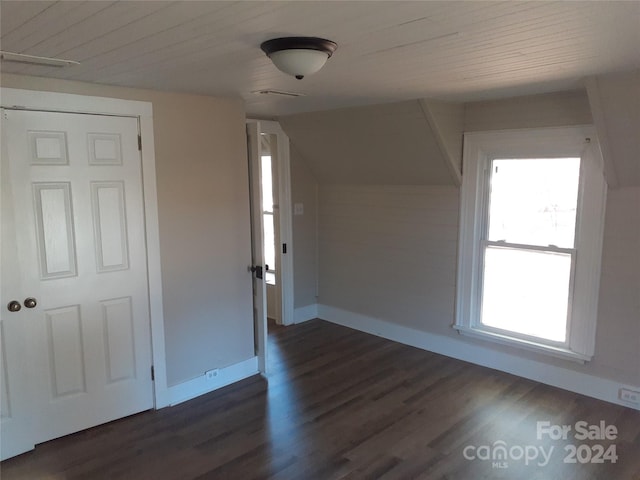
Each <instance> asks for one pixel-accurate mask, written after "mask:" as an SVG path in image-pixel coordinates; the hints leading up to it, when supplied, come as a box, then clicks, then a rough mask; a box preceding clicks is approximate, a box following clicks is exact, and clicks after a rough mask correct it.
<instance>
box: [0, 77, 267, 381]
mask: <svg viewBox="0 0 640 480" xmlns="http://www.w3.org/2000/svg"><path fill="white" fill-rule="evenodd" d="M0 84H1V85H2V86H4V87H12V88H22V89H30V90H43V91H55V92H64V93H73V94H79V95H93V96H102V97H114V98H122V99H129V100H142V101H149V102H151V103H152V104H153V114H154V136H155V152H156V173H157V186H158V210H159V227H160V250H161V266H162V286H163V302H164V320H165V341H166V357H167V358H166V360H167V382H168V384H169V386H174V385H177V384H181V383H183V382H186V381H188V380H190V379H193V378H196V377H199V376H202V375H203V374H204V372H205V371H206V370H209V369H212V368H222V367H226V366H229V365H232V364H237V363H239V362H242V361H245V360H247V359H250V358H252V357H253V356H254V350H253V318H252V294H251V276H250V275H249V274H248V273H247V270H246V266H247V265H250V263H251V245H250V239H251V236H250V222H249V194H248V172H247V157H246V151H247V150H246V137H245V127H244V122H245V113H244V107H243V103H242V100H240V99H225V98H213V97H205V96H196V95H185V94H175V93H164V92H157V91H151V90H137V89H126V88H120V87H109V86H103V85H96V84H88V83H80V82H70V81H65V80H54V79H45V78H37V77H25V76H17V75H2V77H0Z"/></svg>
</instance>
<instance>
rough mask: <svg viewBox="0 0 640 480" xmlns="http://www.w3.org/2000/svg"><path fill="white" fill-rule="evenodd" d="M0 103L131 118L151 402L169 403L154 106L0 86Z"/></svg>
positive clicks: (12, 107) (7, 106)
mask: <svg viewBox="0 0 640 480" xmlns="http://www.w3.org/2000/svg"><path fill="white" fill-rule="evenodd" d="M0 103H1V106H2V108H5V109H7V110H34V111H50V112H60V113H80V114H82V113H84V114H95V115H112V116H121V117H134V118H136V119H138V126H139V127H138V128H139V131H138V134H139V135H140V138H141V140H142V149H141V152H140V154H141V161H142V191H143V192H142V193H143V207H144V216H145V225H144V229H145V233H146V253H147V281H148V288H149V315H150V319H149V320H150V328H151V351H152V359H151V361H152V365H153V369H154V374H155V380H154V382H153V399H154V407H155V408H156V409H158V408H162V407H166V406H168V405H169V404H170V399H169V391H168V387H167V375H166V370H167V369H166V356H165V339H164V316H163V310H162V274H161V267H160V231H159V227H158V195H157V185H156V163H155V148H154V137H153V107H152V104H151V103H150V102H141V101H137V100H123V99H117V98H104V97H93V96H85V95H74V94H68V93H55V92H43V91H36V90H22V89H16V88H4V87H0Z"/></svg>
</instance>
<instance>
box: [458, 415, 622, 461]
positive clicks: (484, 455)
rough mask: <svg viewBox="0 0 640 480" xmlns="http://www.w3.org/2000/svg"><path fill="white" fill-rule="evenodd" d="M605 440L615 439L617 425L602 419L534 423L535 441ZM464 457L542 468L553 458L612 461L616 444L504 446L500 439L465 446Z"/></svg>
mask: <svg viewBox="0 0 640 480" xmlns="http://www.w3.org/2000/svg"><path fill="white" fill-rule="evenodd" d="M570 438H571V440H576V441H578V442H584V441H590V442H591V441H607V442H610V441H612V440H615V439H616V438H618V428H617V427H616V426H615V425H607V424H606V422H605V421H604V420H601V421H600V423H598V424H589V423H588V422H585V421H579V422H576V423H575V424H573V425H555V424H552V423H551V422H549V421H539V422H537V424H536V440H538V441H543V440H544V441H547V442H548V441H549V440H551V441H561V440H569V439H570ZM462 455H463V457H464V458H465V459H467V460H471V461H475V460H479V461H483V462H484V461H490V462H491V466H492V467H493V468H509V462H522V463H524V464H525V465H526V466H530V465H534V466H538V467H546V466H547V465H549V463H550V462H552V461H554V459H556V458H562V462H563V463H583V464H584V463H616V462H617V461H618V455H617V453H616V445H615V443H614V444H609V445H602V444H600V443H595V444H592V443H578V444H576V443H569V444H566V445H564V446H563V448H562V449H559V448H558V449H556V446H555V445H548V443H547V445H546V446H545V445H508V444H507V442H505V441H503V440H497V441H495V442H493V444H488V445H479V446H476V445H467V446H466V447H464V449H463V450H462Z"/></svg>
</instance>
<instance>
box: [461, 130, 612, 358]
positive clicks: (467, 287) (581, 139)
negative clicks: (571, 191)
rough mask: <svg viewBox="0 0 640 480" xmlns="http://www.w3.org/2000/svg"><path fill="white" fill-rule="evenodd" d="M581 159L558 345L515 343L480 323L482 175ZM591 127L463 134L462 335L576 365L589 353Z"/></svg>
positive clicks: (598, 176) (596, 223)
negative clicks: (570, 279)
mask: <svg viewBox="0 0 640 480" xmlns="http://www.w3.org/2000/svg"><path fill="white" fill-rule="evenodd" d="M563 156H565V157H581V158H582V162H581V165H582V166H581V170H580V186H579V193H578V207H579V210H578V211H579V214H578V219H577V227H576V232H577V235H576V246H575V247H576V251H577V254H576V264H575V275H574V285H573V298H572V299H571V301H570V309H571V313H570V318H569V327H568V332H569V335H568V338H567V342H566V344H565V345H562V346H558V345H557V344H551V343H549V344H547V343H545V342H544V341H542V340H541V341H539V342H538V341H536V340H535V339H528V338H521V337H520V338H517V336H516V335H515V334H514V336H511V335H508V334H505V333H501V332H496V331H491V329H490V328H488V327H485V326H483V325H481V323H480V296H481V291H480V283H481V280H480V278H481V273H482V272H481V271H480V270H481V264H482V262H481V255H482V248H481V240H482V236H483V228H484V224H485V222H486V219H485V204H486V201H487V198H486V190H485V189H484V188H483V185H484V182H485V178H484V175H485V174H484V171H485V168H486V165H487V163H488V162H490V161H491V159H493V158H542V157H563ZM602 165H603V162H602V157H601V155H600V149H599V148H598V145H597V137H596V133H595V130H594V128H593V127H592V126H590V125H589V126H577V127H559V128H542V129H526V130H505V131H494V132H473V133H465V135H464V155H463V166H464V174H463V178H462V189H461V204H460V237H459V245H458V282H457V291H456V320H455V323H454V325H453V327H454V328H455V329H456V330H458V331H459V332H460V333H461V334H464V335H469V336H472V337H476V338H482V339H485V340H490V341H494V342H497V343H502V344H507V345H510V346H517V347H521V348H524V349H527V350H533V351H536V352H541V353H545V354H548V355H552V356H556V357H561V358H566V359H570V360H575V361H578V362H584V361H589V360H591V358H592V357H593V354H594V349H595V332H596V322H597V314H598V292H599V286H600V263H601V257H602V237H603V232H604V214H605V202H606V194H607V185H606V183H605V180H604V175H603V167H602Z"/></svg>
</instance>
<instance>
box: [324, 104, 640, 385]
mask: <svg viewBox="0 0 640 480" xmlns="http://www.w3.org/2000/svg"><path fill="white" fill-rule="evenodd" d="M588 108H589V105H588V102H587V98H586V96H585V95H584V93H582V92H577V93H576V92H569V93H561V94H552V95H544V96H536V97H527V98H518V99H512V100H502V101H493V102H481V103H478V104H470V105H466V107H465V111H466V113H467V116H466V117H465V122H466V125H467V129H469V130H471V129H472V130H492V129H504V128H526V127H545V126H559V125H570V124H584V123H590V120H591V117H590V113H589V110H588ZM585 109H586V110H585ZM319 192H320V193H319V258H320V268H319V283H320V296H319V303H320V304H323V305H328V306H331V307H336V308H340V309H342V310H346V311H349V312H353V313H357V314H361V315H365V316H368V317H372V318H377V319H380V320H384V321H386V322H389V323H395V324H397V325H400V326H406V327H411V328H414V329H417V330H422V331H425V332H428V333H434V334H438V335H445V336H450V337H452V338H455V339H456V340H459V341H462V342H466V343H468V344H470V345H473V344H475V345H482V346H484V347H487V348H490V349H493V350H495V351H497V352H508V353H510V354H512V355H517V356H520V357H523V358H528V359H535V360H537V361H540V362H542V363H547V364H550V365H557V366H561V367H564V368H568V369H572V370H575V371H579V372H582V373H586V374H590V375H594V376H597V377H602V378H607V379H610V380H613V381H616V382H620V383H628V384H631V385H640V321H639V319H640V300H639V299H640V253H639V252H640V208H638V206H639V205H640V188H639V187H630V188H622V189H617V190H610V191H609V196H608V200H607V214H606V225H605V234H604V251H603V257H602V260H603V262H602V276H601V286H600V295H599V300H600V302H599V312H598V331H597V340H596V351H595V356H594V359H593V360H592V361H591V362H588V363H586V364H584V365H582V364H578V363H575V362H571V361H565V360H561V359H556V358H552V357H548V356H545V355H541V354H536V353H533V352H527V351H523V350H520V349H516V348H513V347H506V346H501V345H497V344H493V343H489V342H484V341H480V340H474V339H471V338H469V337H463V336H460V335H458V334H456V333H455V332H454V330H453V329H451V324H452V323H453V320H454V298H455V272H456V251H457V230H458V228H457V222H458V208H459V191H458V189H457V188H455V187H437V186H431V187H429V186H425V187H416V186H383V185H370V186H362V185H352V186H348V185H328V184H321V185H320V187H319Z"/></svg>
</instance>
